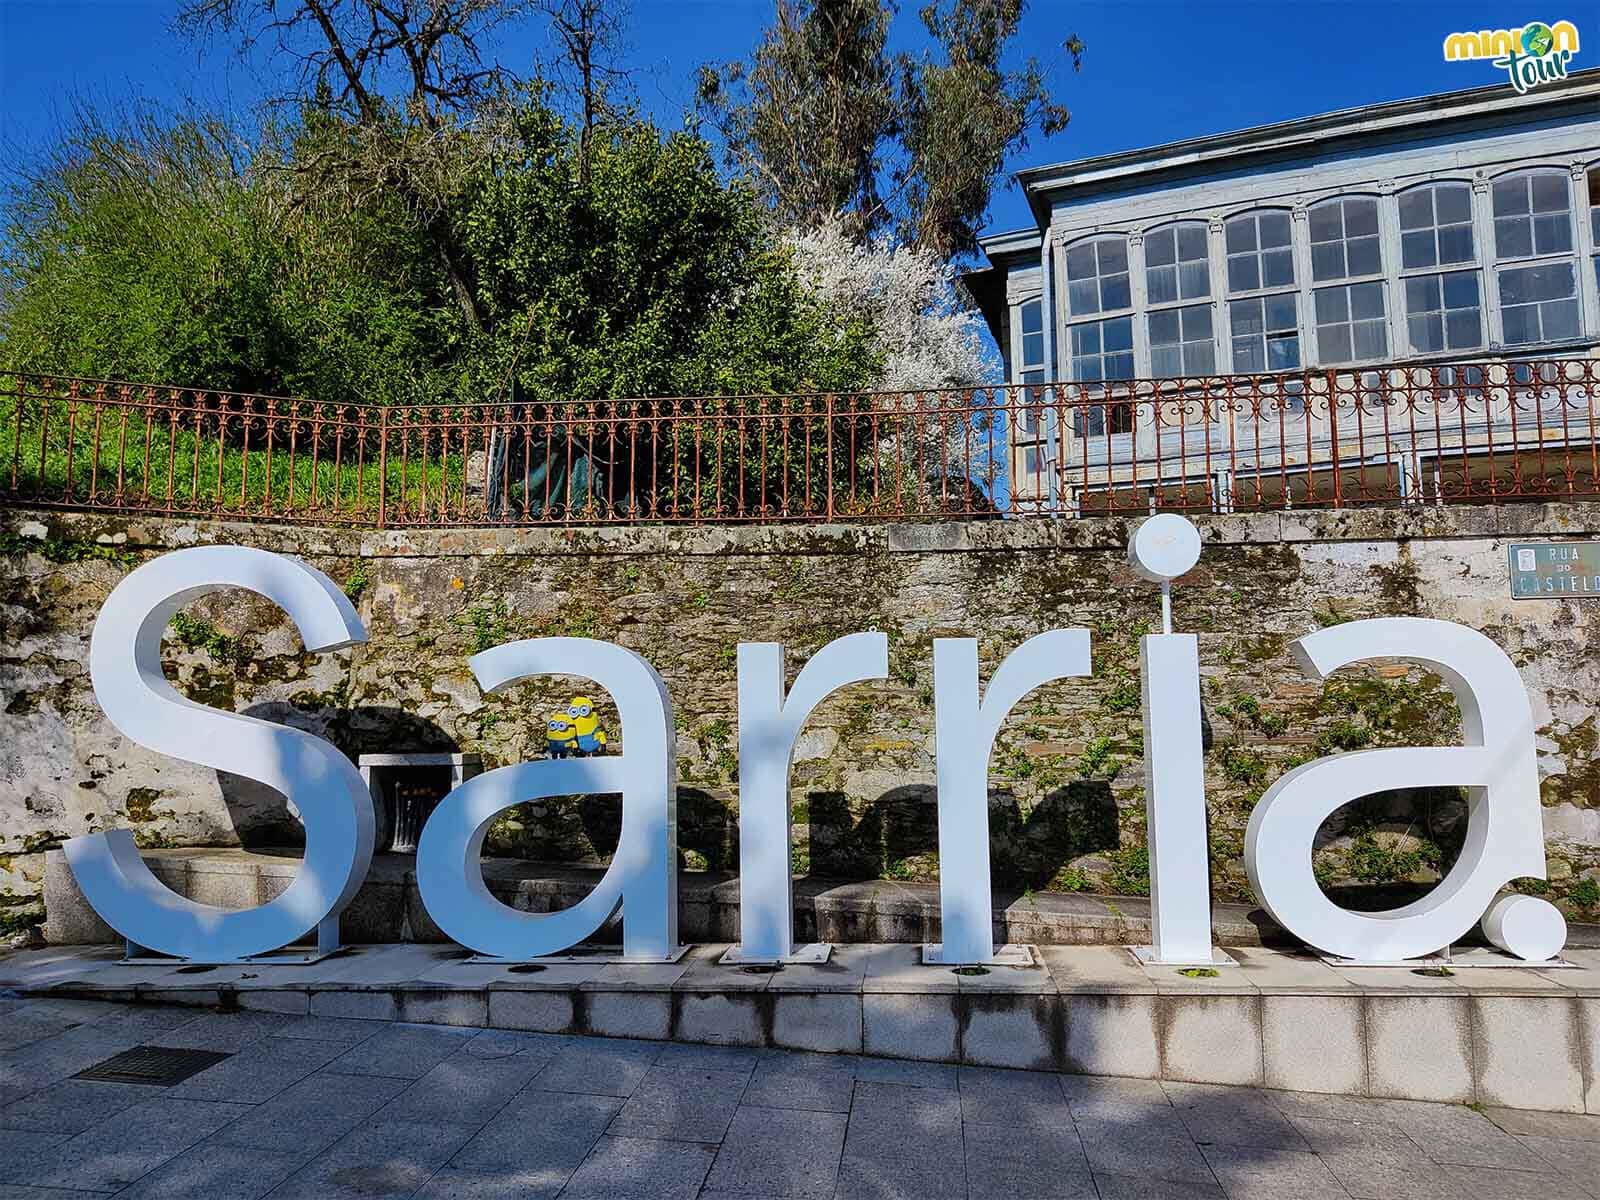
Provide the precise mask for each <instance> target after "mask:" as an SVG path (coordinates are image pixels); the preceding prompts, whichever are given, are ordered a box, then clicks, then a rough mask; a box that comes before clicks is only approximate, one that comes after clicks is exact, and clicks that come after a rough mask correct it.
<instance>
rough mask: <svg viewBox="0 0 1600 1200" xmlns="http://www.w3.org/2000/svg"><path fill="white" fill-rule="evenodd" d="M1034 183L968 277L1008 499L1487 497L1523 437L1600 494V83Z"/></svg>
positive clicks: (1099, 163)
mask: <svg viewBox="0 0 1600 1200" xmlns="http://www.w3.org/2000/svg"><path fill="white" fill-rule="evenodd" d="M1018 180H1019V182H1020V183H1021V185H1022V186H1023V188H1024V189H1025V191H1026V195H1027V197H1028V200H1029V203H1030V207H1031V208H1032V210H1033V213H1034V215H1035V217H1036V219H1037V225H1036V227H1034V228H1031V229H1026V230H1021V231H1017V232H1012V233H1004V234H999V235H996V236H992V237H989V238H986V239H984V241H983V243H982V244H983V249H984V251H985V253H986V255H987V257H988V259H989V261H990V263H991V264H992V265H991V266H990V267H989V268H987V269H985V270H981V271H977V272H973V273H972V274H971V275H969V276H968V277H967V278H968V282H969V285H970V286H971V288H972V290H973V293H974V295H975V296H976V297H977V299H978V301H979V304H980V307H981V308H982V309H983V310H984V312H985V315H986V317H987V318H988V320H989V324H990V328H991V330H992V331H993V333H994V336H995V339H996V341H997V342H998V343H999V345H1000V347H1001V350H1002V354H1003V357H1004V359H1005V364H1006V378H1007V381H1008V382H1009V383H1012V384H1019V385H1027V386H1026V387H1025V388H1024V389H1023V390H1021V391H1013V392H1012V393H1011V400H1010V402H1009V405H1008V408H1009V409H1010V420H1009V421H1008V431H1007V443H1008V449H1007V454H1008V457H1009V466H1010V470H1009V475H1010V480H1011V495H1012V503H1013V506H1014V507H1019V508H1024V509H1026V508H1027V507H1030V506H1035V507H1036V506H1043V505H1048V506H1051V507H1052V508H1055V507H1059V508H1062V509H1065V510H1069V511H1086V510H1101V511H1103V510H1105V509H1107V508H1111V509H1121V508H1128V509H1136V508H1143V507H1147V506H1148V507H1158V506H1177V507H1195V508H1212V509H1222V510H1226V509H1228V508H1230V507H1234V506H1240V505H1264V504H1293V503H1296V502H1311V503H1315V502H1325V501H1327V500H1328V499H1329V498H1330V497H1333V496H1339V495H1342V496H1343V498H1344V499H1345V500H1346V501H1347V502H1349V501H1355V500H1361V499H1369V500H1380V499H1393V498H1394V497H1396V496H1398V497H1402V498H1405V497H1410V498H1418V499H1427V498H1429V497H1437V498H1445V497H1449V498H1457V497H1469V496H1478V495H1483V496H1486V497H1488V498H1494V497H1495V496H1497V495H1501V494H1505V493H1506V492H1507V489H1509V488H1512V487H1516V488H1524V489H1530V490H1531V491H1537V490H1538V488H1539V487H1540V486H1543V485H1542V484H1538V483H1536V481H1533V480H1531V479H1528V478H1525V476H1527V475H1528V474H1529V470H1528V468H1526V467H1518V468H1517V469H1516V470H1515V471H1514V472H1513V475H1514V476H1515V477H1514V478H1513V477H1511V476H1507V475H1506V471H1507V464H1508V462H1510V461H1512V457H1514V456H1512V452H1513V451H1516V450H1517V449H1518V448H1519V447H1521V448H1522V449H1523V450H1526V448H1527V443H1528V442H1529V440H1530V439H1531V440H1532V443H1533V444H1536V445H1537V446H1538V447H1539V449H1540V451H1541V453H1542V454H1543V455H1544V456H1545V457H1544V459H1543V460H1541V470H1543V471H1545V472H1546V474H1548V467H1549V460H1550V456H1552V455H1555V456H1557V457H1559V456H1561V455H1563V454H1564V455H1565V465H1562V466H1561V468H1560V469H1561V470H1562V471H1565V472H1566V474H1567V476H1568V480H1569V482H1570V478H1571V475H1572V471H1573V469H1574V468H1573V467H1572V465H1571V463H1572V462H1573V461H1576V462H1577V466H1576V468H1575V469H1576V470H1577V471H1578V473H1579V474H1580V475H1582V474H1583V473H1584V472H1585V471H1586V472H1587V476H1586V477H1587V480H1588V482H1589V483H1590V484H1591V485H1592V484H1594V483H1595V482H1596V472H1595V468H1594V462H1593V459H1594V446H1595V440H1596V439H1595V434H1596V418H1597V414H1596V411H1595V404H1594V403H1593V402H1592V401H1591V396H1592V395H1593V393H1594V392H1595V390H1596V388H1595V382H1596V380H1597V379H1600V375H1597V374H1596V371H1597V367H1596V363H1595V360H1596V357H1597V354H1596V347H1597V346H1600V71H1587V72H1580V73H1575V74H1573V75H1572V76H1570V77H1569V78H1567V79H1565V80H1563V81H1561V82H1559V83H1552V84H1549V85H1546V86H1542V87H1539V88H1535V89H1532V90H1530V91H1529V92H1527V93H1525V94H1520V95H1519V94H1518V93H1517V92H1515V91H1514V90H1513V89H1512V88H1510V87H1508V86H1506V85H1500V86H1496V87H1489V88H1479V89H1474V90H1471V91H1465V92H1455V93H1449V94H1446V95H1440V96H1429V97H1424V98H1421V99H1415V100H1403V101H1397V102H1393V103H1386V104H1379V105H1373V106H1369V107H1366V108H1361V109H1353V110H1349V111H1345V112H1338V113H1332V114H1328V115H1324V116H1317V117H1310V118H1305V119H1302V120H1295V121H1289V122H1285V123H1282V124H1277V125H1269V126H1263V127H1260V128H1256V129H1248V130H1244V131H1242V132H1237V133H1227V134H1221V135H1217V136H1211V137H1204V138H1197V139H1193V140H1190V141H1185V142H1179V143H1174V144H1171V145H1166V146H1159V147H1155V148H1153V149H1149V150H1139V151H1131V152H1127V153H1120V154H1112V155H1106V156H1102V157H1098V158H1092V159H1085V160H1082V161H1078V162H1070V163H1063V164H1059V165H1055V166H1046V167H1037V168H1032V169H1029V170H1026V171H1023V172H1021V173H1020V174H1019V176H1018ZM1497 451H1498V455H1499V457H1498V460H1496V457H1495V456H1496V452H1497ZM1585 455H1587V456H1588V459H1587V461H1585V460H1584V456H1585ZM1508 456H1512V457H1508ZM1546 482H1548V480H1546Z"/></svg>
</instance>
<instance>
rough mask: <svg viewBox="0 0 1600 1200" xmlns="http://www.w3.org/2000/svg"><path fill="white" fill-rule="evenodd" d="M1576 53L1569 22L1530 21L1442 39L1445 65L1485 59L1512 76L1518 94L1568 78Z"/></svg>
mask: <svg viewBox="0 0 1600 1200" xmlns="http://www.w3.org/2000/svg"><path fill="white" fill-rule="evenodd" d="M1577 52H1578V28H1577V26H1576V25H1574V24H1573V23H1572V22H1571V21H1557V22H1556V23H1555V24H1554V25H1546V24H1545V23H1544V22H1542V21H1533V22H1531V23H1529V24H1527V25H1524V26H1523V27H1522V28H1521V29H1483V30H1479V31H1478V32H1477V33H1452V34H1451V35H1450V36H1449V37H1447V38H1445V39H1444V57H1445V61H1446V62H1468V61H1471V60H1473V59H1479V58H1488V59H1492V60H1493V61H1494V65H1495V66H1497V67H1501V68H1503V69H1504V70H1505V72H1506V74H1507V75H1509V76H1510V77H1511V86H1512V87H1514V88H1516V89H1517V92H1518V93H1519V94H1520V93H1523V92H1526V91H1527V90H1528V89H1529V88H1534V87H1538V86H1539V85H1540V84H1541V83H1550V82H1551V81H1553V80H1556V79H1565V78H1566V77H1567V64H1568V63H1569V62H1571V61H1572V56H1573V55H1575V54H1577Z"/></svg>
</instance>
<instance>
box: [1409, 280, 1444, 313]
mask: <svg viewBox="0 0 1600 1200" xmlns="http://www.w3.org/2000/svg"><path fill="white" fill-rule="evenodd" d="M1438 307H1439V277H1438V276H1437V275H1417V276H1413V277H1412V278H1410V279H1407V280H1406V311H1407V312H1412V313H1418V312H1429V311H1432V310H1433V309H1436V308H1438Z"/></svg>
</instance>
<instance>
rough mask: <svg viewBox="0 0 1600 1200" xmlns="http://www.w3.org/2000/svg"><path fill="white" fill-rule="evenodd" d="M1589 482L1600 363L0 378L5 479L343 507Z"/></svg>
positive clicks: (1455, 496) (516, 509)
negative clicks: (914, 380)
mask: <svg viewBox="0 0 1600 1200" xmlns="http://www.w3.org/2000/svg"><path fill="white" fill-rule="evenodd" d="M1584 496H1600V360H1597V359H1587V358H1575V359H1541V360H1527V361H1513V360H1489V361H1478V362H1471V363H1461V362H1457V363H1450V364H1445V365H1434V366H1416V365H1395V366H1388V367H1369V368H1361V369H1351V370H1342V371H1326V370H1323V371H1307V372H1300V373H1291V374H1277V375H1262V376H1246V375H1228V376H1209V377H1204V378H1194V379H1161V380H1128V381H1117V382H1107V383H1098V384H1084V383H1065V384H1055V385H1049V386H1044V387H1022V386H1011V387H991V388H980V389H964V390H959V391H926V392H872V393H857V394H836V395H795V396H734V397H722V396H708V397H692V398H684V397H676V398H661V399H638V400H612V401H600V402H592V403H563V402H555V403H527V404H482V405H459V404H415V405H401V406H393V407H376V406H368V405H354V404H334V403H327V402H320V401H312V400H300V399H293V398H287V397H280V396H263V395H254V394H247V393H241V392H227V391H217V390H213V389H206V388H187V387H174V386H165V385H162V386H156V385H146V384H133V383H121V382H112V381H107V380H91V379H77V378H62V377H54V376H44V375H34V374H20V373H0V501H4V502H8V503H13V504H26V505H32V506H40V507H54V508H69V509H84V510H106V511H116V512H126V513H148V514H170V515H174V516H178V515H182V516H205V517H219V518H234V519H248V520H269V521H304V522H317V523H328V524H351V525H377V526H399V525H430V526H443V525H500V524H503V525H525V524H572V525H580V524H642V523H651V522H682V523H697V522H715V521H842V520H855V519H884V520H894V519H934V518H952V517H976V516H1001V515H1007V516H1027V515H1077V514H1092V513H1116V512H1147V511H1151V510H1153V509H1179V510H1211V511H1232V510H1240V509H1262V508H1282V507H1298V506H1333V507H1344V506H1351V505H1365V504H1392V503H1429V504H1446V503H1461V502H1466V503H1482V502H1497V501H1513V500H1527V499H1536V500H1549V499H1561V498H1576V497H1584Z"/></svg>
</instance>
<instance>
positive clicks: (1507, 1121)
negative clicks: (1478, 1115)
mask: <svg viewBox="0 0 1600 1200" xmlns="http://www.w3.org/2000/svg"><path fill="white" fill-rule="evenodd" d="M1482 1112H1483V1115H1484V1116H1486V1117H1488V1118H1489V1119H1490V1120H1491V1121H1493V1122H1494V1123H1495V1124H1496V1125H1498V1126H1499V1127H1500V1128H1501V1129H1504V1130H1505V1131H1506V1132H1507V1133H1515V1134H1533V1135H1535V1136H1539V1137H1565V1138H1575V1139H1577V1140H1579V1141H1585V1142H1600V1117H1591V1116H1585V1115H1583V1114H1582V1113H1564V1112H1532V1111H1529V1110H1528V1109H1523V1108H1485V1109H1483V1110H1482Z"/></svg>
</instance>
